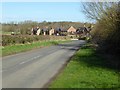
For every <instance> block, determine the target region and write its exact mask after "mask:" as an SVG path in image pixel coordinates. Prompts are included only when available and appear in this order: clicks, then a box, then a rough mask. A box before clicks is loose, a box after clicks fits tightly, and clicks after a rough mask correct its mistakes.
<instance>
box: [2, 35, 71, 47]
mask: <svg viewBox="0 0 120 90" xmlns="http://www.w3.org/2000/svg"><path fill="white" fill-rule="evenodd" d="M67 39H69V37H67V36H48V35H45V36H44V35H40V36H36V35H2V46H7V45H14V44H25V43H32V42H35V41H43V40H67Z"/></svg>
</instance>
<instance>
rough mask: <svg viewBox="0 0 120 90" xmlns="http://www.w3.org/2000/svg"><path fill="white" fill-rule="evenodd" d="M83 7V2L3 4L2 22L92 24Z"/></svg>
mask: <svg viewBox="0 0 120 90" xmlns="http://www.w3.org/2000/svg"><path fill="white" fill-rule="evenodd" d="M81 7H82V4H81V2H3V3H2V22H11V21H14V22H21V21H25V20H32V21H37V22H42V21H49V22H54V21H56V22H57V21H72V22H90V21H89V20H88V18H86V17H85V15H84V14H83V12H82V8H81Z"/></svg>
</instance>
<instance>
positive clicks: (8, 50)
mask: <svg viewBox="0 0 120 90" xmlns="http://www.w3.org/2000/svg"><path fill="white" fill-rule="evenodd" d="M65 42H69V40H65V41H62V40H58V41H56V40H54V41H39V42H33V43H30V44H21V45H12V46H5V47H3V48H2V56H6V55H10V54H15V53H18V52H23V51H28V50H31V49H34V48H41V47H46V46H51V45H57V44H59V43H65Z"/></svg>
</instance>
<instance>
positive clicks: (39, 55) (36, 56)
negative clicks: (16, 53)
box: [19, 55, 42, 64]
mask: <svg viewBox="0 0 120 90" xmlns="http://www.w3.org/2000/svg"><path fill="white" fill-rule="evenodd" d="M41 56H42V55H39V56H36V57H33V58H31V59H30V60H27V61H24V62H21V63H19V64H24V63H27V62H29V61H32V60H35V59H37V58H39V57H41Z"/></svg>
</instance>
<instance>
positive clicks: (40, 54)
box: [2, 40, 85, 88]
mask: <svg viewBox="0 0 120 90" xmlns="http://www.w3.org/2000/svg"><path fill="white" fill-rule="evenodd" d="M83 44H85V41H83V40H74V41H72V42H69V43H65V44H59V45H56V46H50V47H45V48H41V49H34V50H31V51H27V52H23V53H19V54H15V55H10V56H5V57H3V58H2V88H42V87H43V86H44V85H45V84H46V83H48V82H49V80H50V79H51V78H53V77H54V76H55V75H56V74H57V73H58V72H59V70H60V69H61V68H62V67H63V65H64V64H65V63H66V62H67V61H68V60H69V58H70V57H71V56H72V55H73V54H74V53H75V51H76V50H77V49H79V47H80V46H82V45H83Z"/></svg>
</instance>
